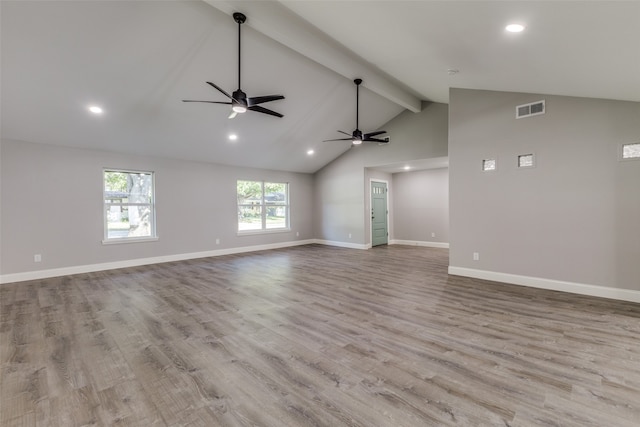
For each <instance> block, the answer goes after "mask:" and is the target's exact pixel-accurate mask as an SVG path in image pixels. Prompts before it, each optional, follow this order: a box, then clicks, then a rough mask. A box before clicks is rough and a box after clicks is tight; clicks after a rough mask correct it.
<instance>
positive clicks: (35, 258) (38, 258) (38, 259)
mask: <svg viewBox="0 0 640 427" xmlns="http://www.w3.org/2000/svg"><path fill="white" fill-rule="evenodd" d="M33 262H42V255H41V254H35V255H34V256H33Z"/></svg>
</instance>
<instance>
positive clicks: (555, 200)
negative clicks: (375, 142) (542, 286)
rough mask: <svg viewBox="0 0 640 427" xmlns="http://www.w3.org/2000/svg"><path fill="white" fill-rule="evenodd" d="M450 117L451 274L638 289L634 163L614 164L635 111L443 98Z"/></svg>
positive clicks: (636, 126) (632, 130)
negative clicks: (484, 167)
mask: <svg viewBox="0 0 640 427" xmlns="http://www.w3.org/2000/svg"><path fill="white" fill-rule="evenodd" d="M541 99H545V100H546V111H547V112H546V114H544V115H540V116H534V117H529V118H524V119H518V120H516V119H515V106H516V105H519V104H524V103H528V102H534V101H538V100H541ZM449 110H450V116H449V120H450V122H449V123H450V126H449V165H450V166H449V168H450V178H449V179H450V213H451V215H450V221H451V223H450V225H451V229H450V248H451V249H450V263H451V266H454V267H462V268H470V269H477V270H484V271H492V272H500V273H508V274H515V275H522V276H528V277H539V278H545V279H552V280H559V281H567V282H575V283H580V284H590V285H598V286H604V287H616V288H626V289H635V290H640V262H638V261H639V260H640V221H638V218H640V191H639V190H638V184H639V183H640V161H619V160H618V152H619V149H620V145H621V144H622V143H630V142H638V141H640V103H637V102H622V101H611V100H601V99H585V98H571V97H559V96H548V95H536V94H522V93H504V92H489V91H478V90H465V89H452V90H451V96H450V108H449ZM531 152H532V153H535V156H536V163H537V164H536V166H535V168H532V169H526V170H522V169H517V168H516V158H517V155H518V154H525V153H531ZM493 156H497V159H498V170H497V171H496V172H490V173H487V172H482V171H481V161H482V159H483V158H487V157H493ZM473 252H479V253H480V260H479V261H473V260H472V253H473Z"/></svg>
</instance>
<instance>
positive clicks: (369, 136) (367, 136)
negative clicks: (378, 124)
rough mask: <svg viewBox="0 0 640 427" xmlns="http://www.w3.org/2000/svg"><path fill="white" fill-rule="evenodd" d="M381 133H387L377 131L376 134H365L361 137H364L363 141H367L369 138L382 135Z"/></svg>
mask: <svg viewBox="0 0 640 427" xmlns="http://www.w3.org/2000/svg"><path fill="white" fill-rule="evenodd" d="M383 133H387V131H386V130H379V131H377V132H371V133H365V134H364V136H363V137H364V139H367V138H371V137H372V136H376V135H382V134H383Z"/></svg>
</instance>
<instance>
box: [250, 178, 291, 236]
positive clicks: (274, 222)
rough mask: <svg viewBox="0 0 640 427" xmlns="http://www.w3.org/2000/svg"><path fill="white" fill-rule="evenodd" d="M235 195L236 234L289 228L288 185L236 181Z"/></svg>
mask: <svg viewBox="0 0 640 427" xmlns="http://www.w3.org/2000/svg"><path fill="white" fill-rule="evenodd" d="M237 194H238V232H241V233H242V232H255V231H270V230H288V229H289V184H287V183H281V182H263V181H240V180H238V182H237Z"/></svg>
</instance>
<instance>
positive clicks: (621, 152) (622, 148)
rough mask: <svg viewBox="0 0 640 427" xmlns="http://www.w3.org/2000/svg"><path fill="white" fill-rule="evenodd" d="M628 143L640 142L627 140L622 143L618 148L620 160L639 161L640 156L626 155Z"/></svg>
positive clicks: (636, 143) (637, 143)
mask: <svg viewBox="0 0 640 427" xmlns="http://www.w3.org/2000/svg"><path fill="white" fill-rule="evenodd" d="M628 145H640V142H625V143H622V144H620V148H619V149H618V160H620V161H621V162H634V161H639V160H640V157H625V156H624V148H625V147H626V146H628Z"/></svg>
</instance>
